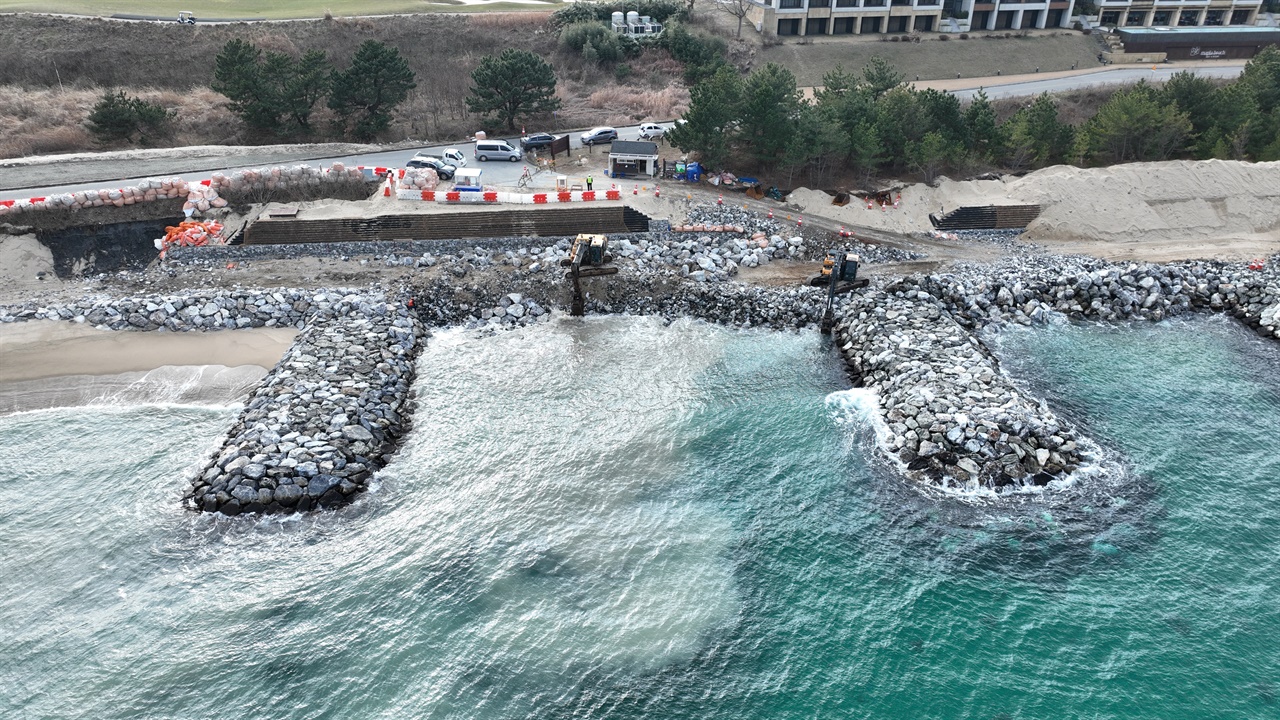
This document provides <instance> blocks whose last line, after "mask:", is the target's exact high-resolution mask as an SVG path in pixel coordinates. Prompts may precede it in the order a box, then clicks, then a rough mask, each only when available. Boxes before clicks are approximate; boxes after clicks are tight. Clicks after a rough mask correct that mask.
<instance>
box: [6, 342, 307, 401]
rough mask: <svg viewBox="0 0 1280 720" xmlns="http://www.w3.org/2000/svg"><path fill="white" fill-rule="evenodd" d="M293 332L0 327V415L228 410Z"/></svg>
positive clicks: (272, 361) (285, 346)
mask: <svg viewBox="0 0 1280 720" xmlns="http://www.w3.org/2000/svg"><path fill="white" fill-rule="evenodd" d="M296 334H297V331H296V330H292V329H279V328H258V329H250V330H224V331H218V332H207V333H195V332H192V333H158V332H146V333H143V332H114V331H106V330H96V329H94V328H92V327H88V326H85V325H77V324H75V323H65V322H28V323H13V324H9V325H0V413H10V412H18V411H24V410H36V409H42V408H49V407H59V406H67V405H86V404H98V403H110V404H137V403H157V402H174V403H194V404H213V405H225V404H229V403H233V402H235V401H237V400H238V399H239V398H241V397H243V396H244V395H245V394H247V393H248V392H250V391H251V390H252V389H253V388H254V387H255V386H256V385H257V383H258V381H259V380H261V378H262V377H263V376H264V375H266V373H267V371H268V370H269V369H270V368H271V367H272V366H274V365H275V364H276V362H277V361H278V360H279V359H280V357H281V356H283V355H284V352H285V350H287V349H288V348H289V345H290V344H292V342H293V338H294V336H295V335H296Z"/></svg>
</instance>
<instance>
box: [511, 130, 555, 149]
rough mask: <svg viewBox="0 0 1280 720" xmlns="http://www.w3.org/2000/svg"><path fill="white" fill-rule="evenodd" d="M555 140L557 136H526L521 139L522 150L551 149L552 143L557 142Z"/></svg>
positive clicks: (546, 134) (537, 134)
mask: <svg viewBox="0 0 1280 720" xmlns="http://www.w3.org/2000/svg"><path fill="white" fill-rule="evenodd" d="M555 139H556V136H555V135H550V134H548V133H534V134H533V135H525V136H524V137H522V138H520V148H521V149H522V150H540V149H542V148H546V147H551V143H553V142H555Z"/></svg>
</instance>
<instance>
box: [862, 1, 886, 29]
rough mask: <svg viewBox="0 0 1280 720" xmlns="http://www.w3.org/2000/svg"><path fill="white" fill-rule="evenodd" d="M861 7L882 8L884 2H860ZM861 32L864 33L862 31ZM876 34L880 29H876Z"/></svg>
mask: <svg viewBox="0 0 1280 720" xmlns="http://www.w3.org/2000/svg"><path fill="white" fill-rule="evenodd" d="M862 7H864V8H869V7H884V0H862ZM862 32H866V30H865V29H864V30H863V31H862ZM876 32H880V28H876Z"/></svg>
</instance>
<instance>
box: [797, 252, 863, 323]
mask: <svg viewBox="0 0 1280 720" xmlns="http://www.w3.org/2000/svg"><path fill="white" fill-rule="evenodd" d="M859 262H861V259H860V258H859V257H858V254H857V253H855V252H852V251H849V250H828V251H827V255H826V257H824V258H823V259H822V270H820V271H819V273H818V274H817V275H814V276H813V277H811V278H809V284H810V285H812V286H813V287H822V286H824V285H825V286H826V288H827V308H826V310H825V311H824V312H823V313H822V325H821V330H822V332H823V334H828V335H829V334H830V333H831V328H832V326H834V325H835V303H836V296H837V295H844V294H845V293H849V292H852V291H853V290H855V289H856V288H861V287H866V286H867V283H868V280H867V279H866V278H859V277H858V263H859Z"/></svg>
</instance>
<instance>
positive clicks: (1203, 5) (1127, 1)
mask: <svg viewBox="0 0 1280 720" xmlns="http://www.w3.org/2000/svg"><path fill="white" fill-rule="evenodd" d="M1261 8H1262V0H1100V2H1099V3H1098V24H1100V25H1103V26H1105V27H1199V26H1206V27H1215V26H1223V25H1256V24H1257V23H1258V11H1259V10H1260V9H1261Z"/></svg>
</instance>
